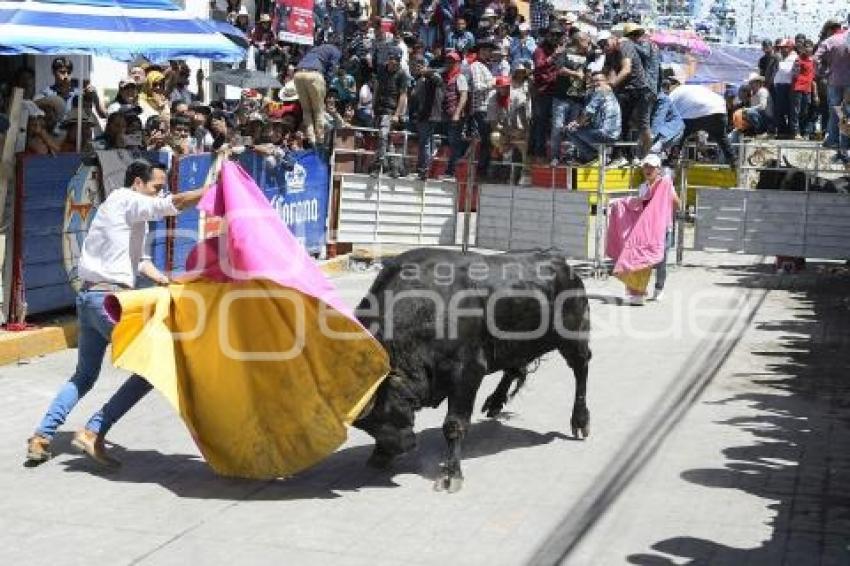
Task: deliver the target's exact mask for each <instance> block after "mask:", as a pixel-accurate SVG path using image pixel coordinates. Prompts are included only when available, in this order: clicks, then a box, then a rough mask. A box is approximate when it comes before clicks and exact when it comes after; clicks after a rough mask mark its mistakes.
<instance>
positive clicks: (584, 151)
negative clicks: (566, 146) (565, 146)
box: [564, 128, 617, 161]
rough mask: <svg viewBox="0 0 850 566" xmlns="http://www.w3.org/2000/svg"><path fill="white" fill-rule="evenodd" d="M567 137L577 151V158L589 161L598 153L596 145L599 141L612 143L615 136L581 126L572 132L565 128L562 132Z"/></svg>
mask: <svg viewBox="0 0 850 566" xmlns="http://www.w3.org/2000/svg"><path fill="white" fill-rule="evenodd" d="M564 134H565V135H566V136H567V139H568V140H569V141H570V142H572V144H573V145H574V146H575V148H576V151H577V152H578V158H579V159H580V160H581V161H590V160H591V159H595V158H596V156H597V155H599V151H598V150H597V149H596V146H597V145H599V144H601V143H614V142H615V141H617V138H612V137H611V136H609V135H608V134H606V133H605V132H603V131H602V130H597V129H594V128H581V129H579V130H576V131H574V132H571V131H569V130H567V131H566V132H564Z"/></svg>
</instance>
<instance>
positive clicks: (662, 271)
mask: <svg viewBox="0 0 850 566" xmlns="http://www.w3.org/2000/svg"><path fill="white" fill-rule="evenodd" d="M674 228H675V226H672V227H670V228H667V235H666V236H665V238H664V255H663V256H662V257H661V261H660V262H659V263H657V264H656V265H655V267H654V269H655V290H656V291H663V290H664V283H665V282H666V281H667V252H668V251H669V250H671V249H673V230H674Z"/></svg>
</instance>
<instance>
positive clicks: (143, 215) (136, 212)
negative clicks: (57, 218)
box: [79, 188, 180, 287]
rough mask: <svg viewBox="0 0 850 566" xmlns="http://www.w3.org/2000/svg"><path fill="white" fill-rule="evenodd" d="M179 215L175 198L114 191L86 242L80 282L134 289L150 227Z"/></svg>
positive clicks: (128, 190)
mask: <svg viewBox="0 0 850 566" xmlns="http://www.w3.org/2000/svg"><path fill="white" fill-rule="evenodd" d="M179 212H180V211H179V210H178V209H177V208H176V207H175V206H174V203H173V202H172V201H171V195H168V196H166V197H149V196H145V195H143V194H141V193H138V192H136V191H134V190H132V189H128V188H120V189H118V190H115V191H112V192H111V193H110V194H109V196H108V197H106V200H105V201H103V204H101V205H100V206H99V207H98V209H97V214H96V215H95V217H94V220H93V221H92V224H91V227H90V228H89V232H88V234H87V235H86V239H85V240H84V241H83V250H82V253H81V254H80V264H79V275H80V279H82V280H83V282H84V283H113V284H119V285H124V286H126V287H134V286H135V284H136V275H137V274H138V272H139V263H140V262H141V260H142V257H143V256H144V251H145V236H146V234H147V223H148V222H150V221H152V220H161V219H162V218H164V217H166V216H175V215H177V214H179Z"/></svg>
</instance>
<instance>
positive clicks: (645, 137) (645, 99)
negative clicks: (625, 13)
mask: <svg viewBox="0 0 850 566" xmlns="http://www.w3.org/2000/svg"><path fill="white" fill-rule="evenodd" d="M643 34H644V29H643V27H642V26H641V25H640V24H635V23H632V22H628V23H626V24H625V25H624V26H623V35H624V36H625V37H623V38H617V37H615V36H612V37H611V38H610V39H609V40H608V42H607V50H608V52H609V53H611V54H612V55H613V54H618V55H619V56H620V60H619V62H620V66H619V69H616V71H615V73H614V76H613V78H612V79H611V87H612V88H613V89H614V92H616V93H617V99H618V100H619V101H620V108H622V111H623V128H624V130H625V129H626V128H628V127H630V126H631V125H632V124H634V126H635V127H636V128H637V132H636V133H637V142H638V145H637V152H636V153H637V155H636V156H635V159H639V158H642V157H643V156H644V155H646V154H647V152H649V146H650V145H652V132H651V130H650V119H651V117H652V108H653V105H654V104H655V92H657V90H656V91H653V88H652V86H651V85H650V81H651V80H652V77H653V76H655V77H656V78H657V77H658V75H657V74H655V75H653V74H652V73H651V72H650V70H649V69H648V65H652V64H653V63H652V61H651V60H647V62H646V63H644V57H642V56H641V54H640V51H639V49H638V45H637V42H638V41H639V40H640V38H641V37H642V36H643ZM624 134H625V137H628V138H629V139H634V138H633V137H632V136H631V135H630V134H631V132H628V131H626V132H624ZM629 153H631V150H625V151H624V150H623V149H622V148H615V150H614V152H613V155H614V157H615V160H614V164H615V165H623V164H625V163H626V159H625V158H624V157H623V156H624V155H628V154H629Z"/></svg>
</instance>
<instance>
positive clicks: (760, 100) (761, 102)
mask: <svg viewBox="0 0 850 566" xmlns="http://www.w3.org/2000/svg"><path fill="white" fill-rule="evenodd" d="M747 82H749V83H750V92H752V106H750V107H749V108H744V109H743V110H741V111H740V112H741V114H740V116H741V117H742V120H741V121H740V122H739V123H738V124H734V126H735V129H734V130H733V131H732V132H731V133H730V134H729V141H730V142H731V143H733V144H737V143H738V142H740V140H741V136H742V135H743V134H752V135H755V136H766V135H767V134H768V133H769V132H772V131H773V130H774V123H773V100H772V99H771V97H770V92H769V91H768V90H767V88H766V87H765V86H764V77H763V76H761V75H757V74H755V73H753V74H751V75H750V77H749V79H748V81H747Z"/></svg>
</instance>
